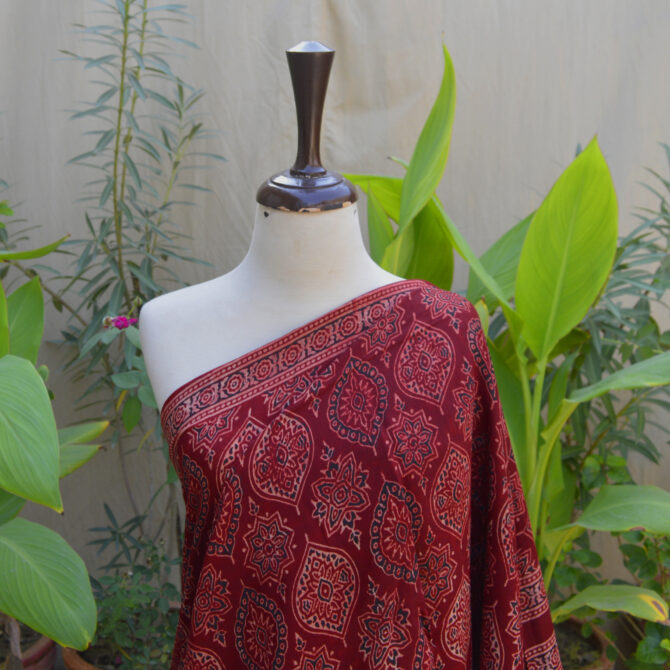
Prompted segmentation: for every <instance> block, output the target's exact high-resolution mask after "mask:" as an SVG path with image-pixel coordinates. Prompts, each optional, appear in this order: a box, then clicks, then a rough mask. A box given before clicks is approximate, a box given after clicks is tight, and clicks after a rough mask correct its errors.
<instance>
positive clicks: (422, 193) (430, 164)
mask: <svg viewBox="0 0 670 670" xmlns="http://www.w3.org/2000/svg"><path fill="white" fill-rule="evenodd" d="M443 51H444V75H443V77H442V84H441V85H440V90H439V93H438V94H437V99H436V100H435V103H434V104H433V108H432V109H431V111H430V114H429V115H428V119H427V120H426V123H425V125H424V127H423V130H422V131H421V134H420V135H419V139H418V141H417V143H416V146H415V148H414V153H413V154H412V159H411V160H410V162H409V168H408V169H407V174H406V175H405V179H404V180H403V185H402V197H401V200H400V216H399V218H398V227H399V229H400V230H402V229H403V228H404V227H405V226H406V225H408V224H409V222H410V221H411V220H412V219H413V218H414V217H415V216H416V215H417V214H418V213H419V212H420V211H421V210H422V209H423V207H424V206H425V204H426V203H427V202H428V200H430V198H431V196H432V195H433V193H434V192H435V189H436V188H437V185H438V184H439V183H440V180H441V179H442V173H443V172H444V168H445V165H446V164H447V156H448V155H449V143H450V140H451V127H452V124H453V120H454V109H455V106H456V76H455V74H454V66H453V64H452V62H451V57H450V56H449V52H448V51H447V47H446V46H444V45H443Z"/></svg>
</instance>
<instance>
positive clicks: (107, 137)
mask: <svg viewBox="0 0 670 670" xmlns="http://www.w3.org/2000/svg"><path fill="white" fill-rule="evenodd" d="M115 135H116V130H115V129H114V128H110V129H109V130H108V131H106V132H104V133H103V134H102V136H101V137H100V139H99V140H98V143H97V144H96V145H95V148H94V149H93V153H96V154H98V153H100V152H101V151H102V150H103V149H104V148H105V147H106V146H107V145H108V144H109V143H110V142H111V141H112V140H113V139H114V137H115Z"/></svg>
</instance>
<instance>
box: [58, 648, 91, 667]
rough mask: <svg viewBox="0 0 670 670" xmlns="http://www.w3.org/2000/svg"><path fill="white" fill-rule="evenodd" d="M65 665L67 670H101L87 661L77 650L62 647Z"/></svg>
mask: <svg viewBox="0 0 670 670" xmlns="http://www.w3.org/2000/svg"><path fill="white" fill-rule="evenodd" d="M62 650H63V663H64V664H65V667H66V668H67V670H99V668H97V667H96V666H95V665H91V664H90V663H89V662H88V661H85V660H84V659H83V658H82V657H81V656H80V655H79V652H78V651H77V650H76V649H72V648H71V647H62Z"/></svg>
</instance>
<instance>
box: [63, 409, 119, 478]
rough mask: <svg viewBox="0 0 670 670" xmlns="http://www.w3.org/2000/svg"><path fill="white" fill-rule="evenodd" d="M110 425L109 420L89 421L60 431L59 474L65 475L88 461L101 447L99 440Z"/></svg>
mask: <svg viewBox="0 0 670 670" xmlns="http://www.w3.org/2000/svg"><path fill="white" fill-rule="evenodd" d="M108 426H109V421H88V422H86V423H81V424H77V425H74V426H68V427H67V428H62V429H60V430H59V431H58V441H59V443H60V468H59V476H60V477H61V478H62V477H65V476H66V475H69V474H70V473H71V472H74V471H75V470H77V469H78V468H80V467H81V466H82V465H84V464H85V463H87V462H88V461H89V460H91V458H93V456H95V454H96V453H97V452H98V449H100V444H89V442H91V441H93V440H97V439H98V438H99V437H100V435H102V433H103V432H104V431H105V430H106V429H107V427H108Z"/></svg>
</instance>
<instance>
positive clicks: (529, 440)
mask: <svg viewBox="0 0 670 670" xmlns="http://www.w3.org/2000/svg"><path fill="white" fill-rule="evenodd" d="M517 362H518V364H519V379H521V392H522V394H523V407H524V418H525V423H526V444H525V449H524V455H525V458H524V463H523V464H520V465H521V466H522V471H521V481H522V482H523V484H524V489H525V490H526V492H528V491H529V490H530V485H531V483H532V473H533V472H534V470H535V462H536V458H537V453H536V448H535V444H534V442H535V438H534V436H533V428H532V425H531V421H530V416H531V412H532V399H531V395H530V382H529V380H528V376H527V375H526V366H525V365H524V363H523V361H522V360H521V359H519V358H517Z"/></svg>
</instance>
